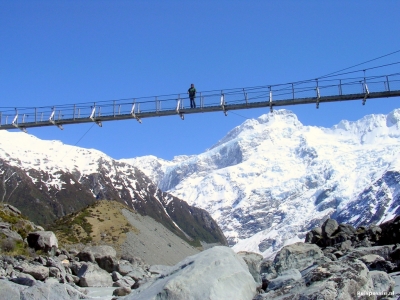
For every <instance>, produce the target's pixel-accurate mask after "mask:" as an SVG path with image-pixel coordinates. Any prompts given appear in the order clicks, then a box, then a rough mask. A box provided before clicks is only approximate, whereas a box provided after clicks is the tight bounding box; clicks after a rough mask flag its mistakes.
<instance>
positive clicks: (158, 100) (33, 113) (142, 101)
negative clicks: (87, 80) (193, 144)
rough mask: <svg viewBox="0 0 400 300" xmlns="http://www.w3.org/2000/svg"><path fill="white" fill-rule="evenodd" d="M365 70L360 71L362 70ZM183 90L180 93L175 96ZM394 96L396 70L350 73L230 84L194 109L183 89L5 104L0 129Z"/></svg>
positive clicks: (398, 89) (399, 86)
mask: <svg viewBox="0 0 400 300" xmlns="http://www.w3.org/2000/svg"><path fill="white" fill-rule="evenodd" d="M364 75H365V72H364ZM181 95H184V96H181ZM399 96H400V73H393V74H388V75H379V76H368V77H365V76H362V77H353V78H335V79H314V80H305V81H299V82H294V83H285V84H276V85H268V86H255V87H249V88H236V89H228V90H223V91H220V90H218V91H216V90H214V91H206V92H200V93H197V96H196V103H197V105H196V108H190V105H189V98H188V96H187V94H186V93H185V94H177V95H164V96H155V97H145V98H138V99H135V98H130V99H120V100H111V101H100V102H87V103H79V104H68V105H59V106H46V107H19V108H7V109H5V110H2V111H0V130H1V129H3V130H6V129H15V128H18V129H21V130H22V131H24V132H26V131H27V128H33V127H42V126H57V127H59V128H60V129H63V126H64V125H68V124H79V123H90V122H95V123H96V124H98V125H99V126H102V124H103V122H106V121H117V120H127V119H135V120H137V121H138V122H140V123H141V122H142V119H144V118H150V117H164V116H173V115H176V116H178V117H180V118H181V119H182V120H184V118H185V115H188V114H195V113H207V112H218V111H220V112H223V113H224V114H225V115H227V114H228V111H233V110H240V109H250V108H262V107H266V108H269V110H270V111H271V112H272V111H273V109H274V108H276V107H280V106H291V105H299V104H315V106H316V108H319V105H320V104H322V103H327V102H339V101H352V100H360V101H361V103H362V105H365V104H366V102H367V100H369V99H378V98H389V97H399Z"/></svg>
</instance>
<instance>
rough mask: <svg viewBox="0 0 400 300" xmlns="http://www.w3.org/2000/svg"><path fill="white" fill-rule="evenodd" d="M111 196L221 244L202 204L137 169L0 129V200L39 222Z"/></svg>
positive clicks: (180, 231)
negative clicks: (194, 204)
mask: <svg viewBox="0 0 400 300" xmlns="http://www.w3.org/2000/svg"><path fill="white" fill-rule="evenodd" d="M103 199H107V200H115V201H118V202H120V203H123V204H124V205H127V206H128V207H129V208H133V209H134V210H136V211H137V212H139V213H140V214H142V215H147V216H150V217H152V218H153V219H154V220H155V221H157V222H160V223H161V224H162V225H163V226H165V227H166V228H168V229H169V230H170V231H171V232H172V233H174V234H176V235H178V236H180V237H181V238H182V239H184V240H186V241H188V242H189V243H191V244H192V245H194V246H200V244H201V242H206V243H221V244H223V245H225V244H226V239H225V237H224V235H223V234H222V232H221V230H220V229H219V227H218V225H217V224H216V223H215V221H214V220H213V219H212V218H211V217H210V215H209V214H208V213H207V212H206V211H205V210H203V209H200V208H196V207H192V206H190V205H188V204H187V203H186V202H184V201H182V200H180V199H179V198H177V197H175V196H173V195H170V194H168V193H165V192H162V191H161V190H160V189H159V188H158V187H157V186H156V185H155V184H153V182H152V181H151V180H150V179H149V178H148V177H147V176H146V175H144V174H143V173H142V172H141V171H140V170H139V169H137V168H136V167H133V166H131V165H129V164H126V163H123V162H118V161H115V160H113V159H112V158H110V157H108V156H107V155H105V154H104V153H101V152H99V151H96V150H90V149H82V148H79V147H74V146H68V145H64V144H62V143H61V142H59V141H42V140H39V139H37V138H35V137H34V136H32V135H28V134H24V133H20V132H6V131H1V132H0V201H1V202H2V203H10V204H12V205H14V206H15V207H17V208H18V209H20V210H21V212H22V213H23V214H25V215H26V216H28V217H29V219H31V220H32V221H34V222H35V223H37V224H40V225H46V224H50V223H52V222H53V221H54V220H55V219H57V218H60V217H62V216H65V215H67V214H69V213H73V212H75V211H78V210H80V209H82V208H84V207H87V206H88V205H90V204H93V203H94V202H96V201H98V200H103Z"/></svg>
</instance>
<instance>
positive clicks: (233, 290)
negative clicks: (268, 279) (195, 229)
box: [125, 246, 257, 300]
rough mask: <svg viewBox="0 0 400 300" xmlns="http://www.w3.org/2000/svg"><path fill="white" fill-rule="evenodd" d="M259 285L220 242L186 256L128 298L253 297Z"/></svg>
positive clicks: (141, 299)
mask: <svg viewBox="0 0 400 300" xmlns="http://www.w3.org/2000/svg"><path fill="white" fill-rule="evenodd" d="M256 286H257V285H256V282H255V281H254V278H253V276H251V274H250V272H249V270H248V267H247V265H246V264H245V263H244V261H243V259H242V258H240V257H239V256H238V255H237V254H235V252H233V250H232V249H230V248H228V247H223V246H217V247H213V248H210V249H208V250H205V251H203V252H200V253H198V254H196V255H193V256H190V257H187V258H186V259H184V260H183V261H181V262H180V263H178V264H177V265H175V266H174V267H173V268H172V271H171V272H170V273H169V274H165V275H160V276H159V277H157V278H155V279H153V280H152V281H149V282H146V283H145V284H143V285H142V286H140V287H139V288H138V289H137V290H134V291H133V292H132V293H131V294H130V295H128V296H127V297H126V298H125V299H135V300H151V299H154V300H155V299H157V300H165V299H174V300H188V299H209V300H214V299H215V300H220V299H230V300H236V299H237V300H245V299H252V298H253V297H254V295H255V293H256Z"/></svg>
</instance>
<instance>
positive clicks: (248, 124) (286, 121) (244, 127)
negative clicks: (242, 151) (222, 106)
mask: <svg viewBox="0 0 400 300" xmlns="http://www.w3.org/2000/svg"><path fill="white" fill-rule="evenodd" d="M302 126H303V124H301V122H300V121H299V120H298V119H297V116H296V115H295V114H294V113H293V112H292V111H290V110H286V109H281V110H275V111H274V112H273V113H268V114H264V115H261V116H260V117H259V118H257V119H248V120H246V121H244V122H243V123H242V124H241V125H239V126H237V127H235V128H234V129H232V130H231V131H229V132H228V134H227V135H226V136H225V137H223V138H222V139H221V140H219V141H218V142H217V143H216V144H215V145H213V146H212V147H211V148H210V149H208V150H211V149H214V148H216V147H218V146H220V145H222V144H225V143H227V142H228V141H232V140H234V139H238V138H241V137H243V136H249V135H253V134H254V132H259V131H263V130H264V131H265V129H266V128H268V129H270V130H274V128H275V129H277V128H280V129H283V128H300V127H302Z"/></svg>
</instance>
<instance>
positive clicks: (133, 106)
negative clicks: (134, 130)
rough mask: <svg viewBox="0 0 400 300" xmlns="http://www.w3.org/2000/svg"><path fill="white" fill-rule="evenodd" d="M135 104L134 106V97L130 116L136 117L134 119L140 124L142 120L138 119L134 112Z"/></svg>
mask: <svg viewBox="0 0 400 300" xmlns="http://www.w3.org/2000/svg"><path fill="white" fill-rule="evenodd" d="M135 106H136V100H135V99H134V100H133V103H132V109H131V115H132V117H134V118H135V119H136V121H138V122H139V123H140V124H142V120H140V119H139V117H138V116H136V114H135Z"/></svg>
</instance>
